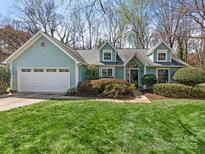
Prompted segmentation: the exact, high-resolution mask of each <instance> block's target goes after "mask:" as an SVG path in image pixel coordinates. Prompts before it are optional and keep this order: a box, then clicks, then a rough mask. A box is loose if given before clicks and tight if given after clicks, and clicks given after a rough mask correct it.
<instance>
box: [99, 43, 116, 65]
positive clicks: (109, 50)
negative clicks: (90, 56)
mask: <svg viewBox="0 0 205 154" xmlns="http://www.w3.org/2000/svg"><path fill="white" fill-rule="evenodd" d="M99 52H100V57H99V58H100V62H103V63H110V62H116V50H115V48H114V47H113V46H112V44H111V43H109V42H105V43H104V44H103V45H102V46H101V47H100V48H99Z"/></svg>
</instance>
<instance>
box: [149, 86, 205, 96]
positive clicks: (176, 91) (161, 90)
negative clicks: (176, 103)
mask: <svg viewBox="0 0 205 154" xmlns="http://www.w3.org/2000/svg"><path fill="white" fill-rule="evenodd" d="M153 88H154V93H156V94H158V95H161V96H167V97H175V98H192V97H195V98H205V92H204V91H203V90H201V89H200V88H198V87H191V86H187V85H183V84H178V83H160V84H155V85H154V87H153Z"/></svg>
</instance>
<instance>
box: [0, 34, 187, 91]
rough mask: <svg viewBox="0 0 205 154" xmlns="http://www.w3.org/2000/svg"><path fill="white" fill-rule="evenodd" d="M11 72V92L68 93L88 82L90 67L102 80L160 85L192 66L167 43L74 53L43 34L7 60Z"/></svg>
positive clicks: (108, 44)
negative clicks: (150, 78)
mask: <svg viewBox="0 0 205 154" xmlns="http://www.w3.org/2000/svg"><path fill="white" fill-rule="evenodd" d="M4 62H5V63H6V64H7V65H8V66H9V67H10V71H11V89H12V90H14V91H26V92H30V91H31V92H64V91H66V90H67V89H69V88H73V87H76V86H77V85H78V83H79V82H80V81H83V80H85V72H86V66H87V65H89V64H95V65H97V66H98V68H99V69H98V70H99V77H114V78H117V79H123V80H128V81H130V82H136V83H137V84H138V87H144V88H145V85H143V84H142V83H141V78H142V77H143V76H144V75H145V74H155V75H156V76H157V80H158V82H172V75H173V73H174V72H175V71H176V70H177V69H179V68H181V67H186V66H188V64H186V63H185V62H183V61H181V60H178V59H176V58H174V57H173V56H172V49H171V48H170V47H169V46H168V45H167V44H166V43H165V42H163V41H160V42H159V43H158V44H156V45H155V46H154V47H153V48H151V49H149V50H146V49H140V50H138V49H115V48H114V47H113V46H112V45H111V44H110V43H109V42H106V43H105V44H104V45H102V46H101V47H100V48H99V49H92V50H74V49H72V48H70V47H68V46H67V45H65V44H63V43H61V42H60V41H58V40H56V39H54V38H52V37H51V36H49V35H46V34H44V33H42V32H38V33H37V34H35V35H34V36H33V37H32V38H31V39H30V40H29V41H27V42H26V43H25V44H24V45H23V46H22V47H21V48H19V49H18V50H17V51H16V52H14V53H13V54H12V55H11V56H10V57H8V58H7V59H6V60H5V61H4Z"/></svg>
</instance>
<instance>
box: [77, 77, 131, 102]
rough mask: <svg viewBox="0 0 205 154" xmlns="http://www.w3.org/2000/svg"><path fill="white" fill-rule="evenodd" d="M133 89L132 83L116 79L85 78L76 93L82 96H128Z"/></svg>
mask: <svg viewBox="0 0 205 154" xmlns="http://www.w3.org/2000/svg"><path fill="white" fill-rule="evenodd" d="M134 90H135V86H134V84H131V83H129V82H127V81H124V80H117V79H100V80H87V81H83V82H80V83H79V85H78V94H80V95H84V96H104V97H112V98H121V97H130V96H134Z"/></svg>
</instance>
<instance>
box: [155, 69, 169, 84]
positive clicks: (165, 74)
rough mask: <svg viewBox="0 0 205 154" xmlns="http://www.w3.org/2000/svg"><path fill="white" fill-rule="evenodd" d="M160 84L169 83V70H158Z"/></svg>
mask: <svg viewBox="0 0 205 154" xmlns="http://www.w3.org/2000/svg"><path fill="white" fill-rule="evenodd" d="M157 74H158V83H167V82H169V70H168V69H158V72H157Z"/></svg>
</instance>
